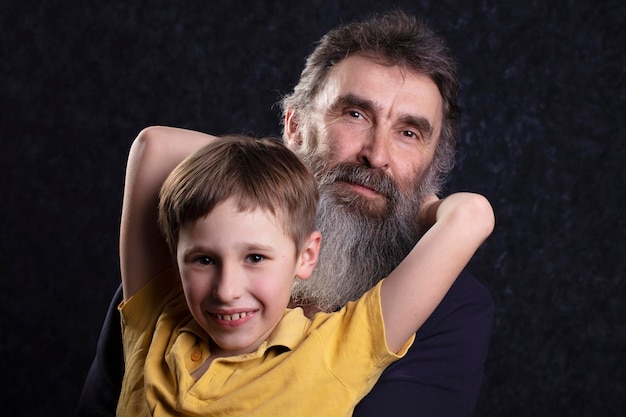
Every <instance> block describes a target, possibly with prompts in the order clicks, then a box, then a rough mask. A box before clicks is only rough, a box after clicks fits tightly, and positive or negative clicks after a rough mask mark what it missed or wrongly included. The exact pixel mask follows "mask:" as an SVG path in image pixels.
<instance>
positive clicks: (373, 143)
mask: <svg viewBox="0 0 626 417" xmlns="http://www.w3.org/2000/svg"><path fill="white" fill-rule="evenodd" d="M389 146H390V143H389V133H388V132H385V131H384V129H382V128H380V127H378V128H375V129H372V130H371V131H370V132H369V133H368V134H367V136H366V137H365V139H364V142H363V146H362V147H361V150H360V152H359V154H358V155H357V158H358V161H359V162H360V163H362V164H363V165H366V166H368V167H369V168H379V169H387V168H388V167H389V162H390V161H389V158H390V149H389Z"/></svg>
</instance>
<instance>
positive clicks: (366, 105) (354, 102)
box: [332, 93, 376, 111]
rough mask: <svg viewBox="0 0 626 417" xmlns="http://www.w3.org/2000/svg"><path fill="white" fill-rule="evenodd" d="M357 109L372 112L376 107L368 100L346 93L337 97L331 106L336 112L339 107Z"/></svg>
mask: <svg viewBox="0 0 626 417" xmlns="http://www.w3.org/2000/svg"><path fill="white" fill-rule="evenodd" d="M347 106H349V107H352V106H353V107H359V108H361V109H364V110H368V111H373V110H375V109H376V105H375V104H374V102H373V101H372V100H368V99H366V98H363V97H359V96H357V95H356V94H352V93H348V94H345V95H342V96H339V97H337V100H336V101H335V103H334V104H333V106H332V107H333V109H334V110H338V109H339V108H341V107H347Z"/></svg>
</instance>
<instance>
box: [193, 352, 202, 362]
mask: <svg viewBox="0 0 626 417" xmlns="http://www.w3.org/2000/svg"><path fill="white" fill-rule="evenodd" d="M200 359H202V352H200V351H199V350H194V351H193V352H191V360H192V361H194V362H197V361H199V360H200Z"/></svg>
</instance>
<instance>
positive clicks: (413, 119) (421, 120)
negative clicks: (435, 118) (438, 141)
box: [400, 114, 435, 142]
mask: <svg viewBox="0 0 626 417" xmlns="http://www.w3.org/2000/svg"><path fill="white" fill-rule="evenodd" d="M400 120H401V121H402V122H403V123H405V124H407V125H409V126H413V127H415V128H416V129H417V130H419V131H420V132H421V133H422V135H423V137H424V140H425V141H427V142H430V140H431V139H432V137H433V131H434V130H435V129H434V128H433V125H432V124H430V121H429V120H428V119H427V118H425V117H421V116H414V115H411V114H404V115H402V116H400Z"/></svg>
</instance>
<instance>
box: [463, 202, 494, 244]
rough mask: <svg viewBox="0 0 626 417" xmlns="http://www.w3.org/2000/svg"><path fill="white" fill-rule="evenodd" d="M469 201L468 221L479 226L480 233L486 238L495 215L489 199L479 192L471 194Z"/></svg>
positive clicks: (491, 229) (490, 230)
mask: <svg viewBox="0 0 626 417" xmlns="http://www.w3.org/2000/svg"><path fill="white" fill-rule="evenodd" d="M471 200H472V201H471V203H470V204H468V208H469V210H468V212H469V214H470V218H469V221H471V222H473V223H475V224H477V225H478V226H479V227H480V231H481V233H482V234H483V235H484V237H485V238H487V237H488V236H489V235H490V234H491V233H492V232H493V230H494V228H495V225H496V216H495V213H494V211H493V207H492V206H491V203H490V202H489V200H488V199H487V198H486V197H485V196H483V195H481V194H472V198H471Z"/></svg>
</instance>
